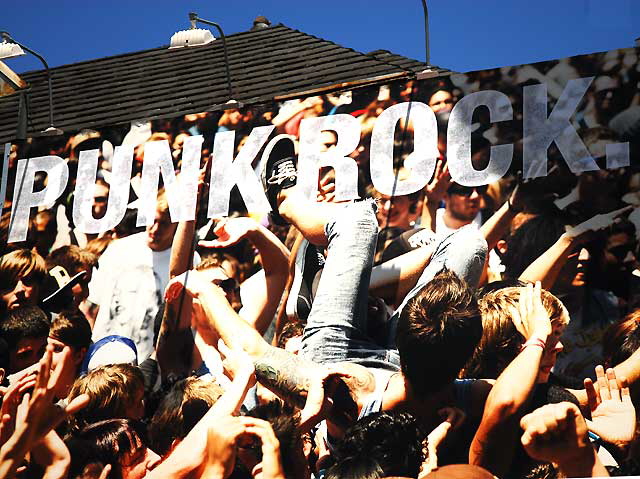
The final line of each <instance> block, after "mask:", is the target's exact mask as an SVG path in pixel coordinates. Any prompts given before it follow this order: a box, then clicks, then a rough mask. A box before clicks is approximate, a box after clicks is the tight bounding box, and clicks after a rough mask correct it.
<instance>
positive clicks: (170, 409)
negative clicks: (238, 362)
mask: <svg viewBox="0 0 640 479" xmlns="http://www.w3.org/2000/svg"><path fill="white" fill-rule="evenodd" d="M222 392H223V391H222V389H221V388H220V386H219V385H218V384H217V383H216V382H213V381H204V380H202V379H198V378H196V377H189V378H186V379H182V380H180V381H178V382H177V383H175V384H174V385H173V387H172V388H171V390H170V391H169V393H168V394H167V395H165V396H164V398H163V399H162V402H161V403H160V406H158V409H157V410H156V412H155V414H154V415H153V418H152V419H151V423H150V424H149V438H150V444H151V446H152V447H153V450H154V451H156V452H157V453H158V454H160V455H161V456H165V455H166V454H168V453H169V452H170V451H171V449H172V448H173V446H174V445H175V442H177V441H180V440H182V439H184V438H185V437H186V435H187V434H188V433H189V431H190V430H191V429H192V428H193V426H195V424H196V423H197V422H198V420H200V419H201V418H202V416H204V414H205V413H206V412H207V411H208V410H209V408H210V407H211V406H213V405H214V404H215V402H216V401H217V400H218V399H219V398H220V396H221V395H222Z"/></svg>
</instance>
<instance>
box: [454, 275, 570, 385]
mask: <svg viewBox="0 0 640 479" xmlns="http://www.w3.org/2000/svg"><path fill="white" fill-rule="evenodd" d="M521 291H522V288H521V287H508V288H503V289H498V290H496V291H492V292H489V293H487V294H485V295H484V296H483V297H482V298H481V299H480V301H479V306H480V312H481V314H482V326H483V332H482V339H481V340H480V343H479V344H478V347H477V348H476V350H475V352H474V353H473V357H472V358H471V360H470V361H469V364H467V366H466V368H465V375H466V376H467V377H475V378H488V379H497V378H498V376H499V375H500V373H501V372H502V371H503V370H504V369H505V368H506V367H507V366H508V365H509V363H510V362H511V361H513V360H514V359H515V357H516V356H517V355H518V354H519V353H520V351H521V348H522V345H523V344H524V342H525V338H524V337H523V336H522V335H521V334H520V333H519V332H518V331H517V329H516V327H515V325H514V323H513V319H512V318H514V317H517V316H518V315H519V308H518V305H519V302H520V292H521ZM542 305H543V306H544V308H545V310H546V311H547V313H548V314H549V318H550V319H551V325H552V327H553V333H552V334H551V335H550V336H549V338H548V339H547V345H546V348H545V351H544V355H543V357H542V360H541V362H540V372H539V373H538V382H539V383H544V382H547V380H548V379H549V374H550V373H551V368H553V366H554V365H555V362H556V356H557V354H558V353H559V352H560V351H562V343H561V342H560V336H561V335H562V332H563V331H564V329H565V327H566V325H567V324H568V322H569V313H568V312H567V309H566V308H565V306H564V305H563V304H562V302H561V301H560V300H559V299H558V298H556V297H555V296H554V295H553V294H551V293H549V292H548V291H546V290H542Z"/></svg>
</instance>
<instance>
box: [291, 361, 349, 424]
mask: <svg viewBox="0 0 640 479" xmlns="http://www.w3.org/2000/svg"><path fill="white" fill-rule="evenodd" d="M351 377H352V376H351V374H350V373H348V372H346V371H343V370H340V369H339V366H334V367H327V368H323V369H322V370H321V372H319V373H318V374H314V375H313V376H312V378H311V381H310V384H309V390H308V393H307V400H306V402H305V405H304V408H303V409H302V411H301V412H300V430H301V431H303V432H306V431H308V430H310V429H311V428H312V427H313V426H315V425H316V424H318V423H319V422H320V421H322V420H323V419H325V418H326V417H327V415H328V414H329V412H330V411H331V408H332V407H333V404H334V399H333V397H332V396H333V395H334V393H335V392H336V391H337V390H338V388H339V387H344V388H346V385H345V383H344V381H343V379H347V378H351Z"/></svg>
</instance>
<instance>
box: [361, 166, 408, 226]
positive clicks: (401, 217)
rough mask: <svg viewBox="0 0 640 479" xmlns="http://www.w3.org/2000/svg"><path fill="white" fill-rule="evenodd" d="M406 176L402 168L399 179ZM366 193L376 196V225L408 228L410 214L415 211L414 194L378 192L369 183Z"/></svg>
mask: <svg viewBox="0 0 640 479" xmlns="http://www.w3.org/2000/svg"><path fill="white" fill-rule="evenodd" d="M406 176H407V172H406V171H405V170H404V169H402V170H400V172H399V173H398V178H399V179H400V180H402V179H404V178H405V177H406ZM367 195H368V196H371V197H373V198H376V203H377V205H378V210H377V212H376V217H377V218H378V226H380V227H381V228H400V229H402V230H407V229H409V228H410V222H411V214H412V213H414V212H415V209H416V201H417V199H418V196H417V195H416V194H411V195H397V196H389V195H385V194H383V193H381V192H379V191H378V190H377V189H376V188H375V187H374V186H373V185H371V186H369V187H368V188H367Z"/></svg>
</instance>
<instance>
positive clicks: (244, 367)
mask: <svg viewBox="0 0 640 479" xmlns="http://www.w3.org/2000/svg"><path fill="white" fill-rule="evenodd" d="M218 352H219V353H220V357H221V358H222V367H223V368H224V373H225V374H226V375H227V376H228V377H229V379H231V380H233V379H235V378H236V377H237V376H243V377H247V376H248V377H249V378H250V380H249V387H253V386H254V385H255V383H256V376H255V367H254V365H253V360H252V359H251V356H249V354H247V353H246V352H245V351H244V350H242V349H231V348H229V347H228V346H227V345H226V344H225V342H224V341H223V340H222V338H220V339H219V340H218Z"/></svg>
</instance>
